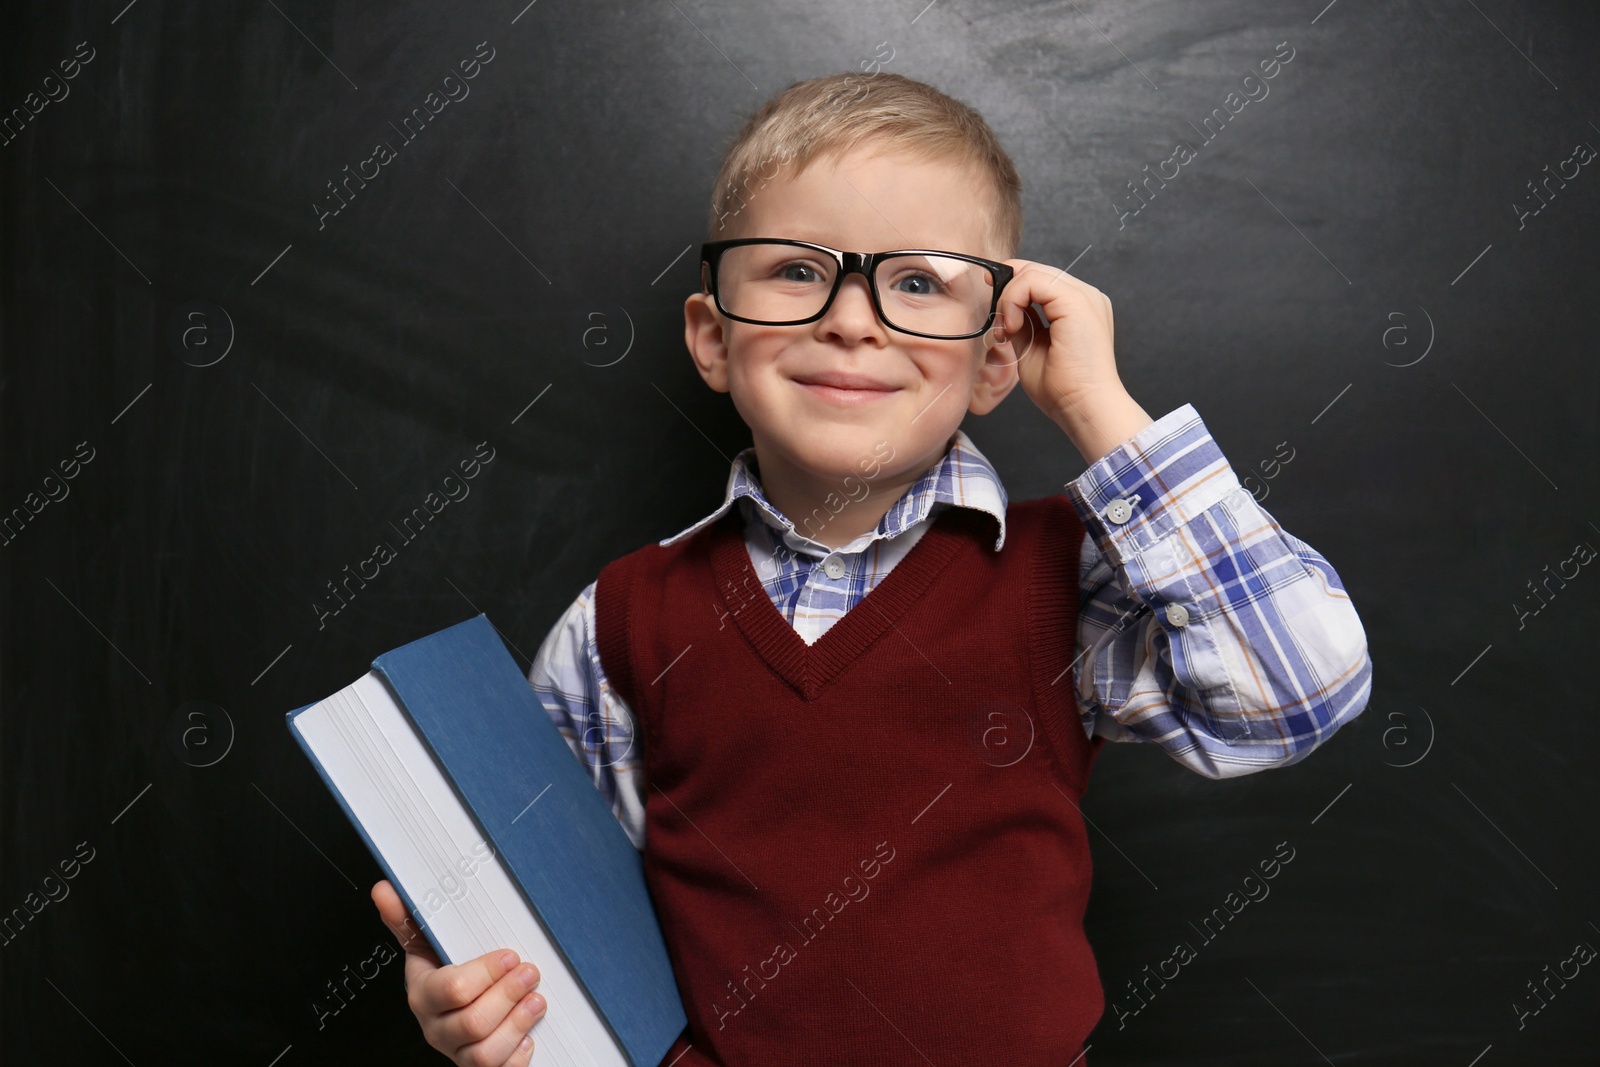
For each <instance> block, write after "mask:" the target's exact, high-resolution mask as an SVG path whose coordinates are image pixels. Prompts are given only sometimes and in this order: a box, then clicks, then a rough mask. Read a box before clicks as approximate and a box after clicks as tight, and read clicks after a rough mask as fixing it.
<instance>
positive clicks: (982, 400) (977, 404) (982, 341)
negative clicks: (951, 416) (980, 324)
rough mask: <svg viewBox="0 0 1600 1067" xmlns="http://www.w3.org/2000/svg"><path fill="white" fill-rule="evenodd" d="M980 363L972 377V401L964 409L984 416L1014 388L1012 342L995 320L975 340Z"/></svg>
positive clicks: (1015, 378) (1015, 358) (1014, 366)
mask: <svg viewBox="0 0 1600 1067" xmlns="http://www.w3.org/2000/svg"><path fill="white" fill-rule="evenodd" d="M975 343H976V344H977V345H978V348H979V351H980V353H981V355H980V358H981V359H982V360H983V362H982V363H981V364H980V365H979V366H978V368H977V370H976V372H975V374H974V377H973V380H972V402H971V403H970V404H968V405H967V410H968V411H970V412H972V413H973V414H974V415H987V414H989V412H991V411H993V410H994V409H995V408H997V407H999V406H1000V401H1002V400H1004V399H1005V398H1006V394H1007V393H1009V392H1011V390H1012V389H1014V388H1016V385H1017V382H1018V380H1019V379H1018V376H1017V355H1016V353H1015V351H1014V350H1013V349H1014V343H1013V341H1012V340H1011V339H1010V338H1008V337H1006V336H1005V330H1004V328H1003V327H1002V326H1001V325H1000V324H999V323H998V322H997V323H995V325H994V327H993V328H991V329H990V330H989V332H988V333H985V334H984V335H983V336H982V337H979V338H977V339H976V341H975Z"/></svg>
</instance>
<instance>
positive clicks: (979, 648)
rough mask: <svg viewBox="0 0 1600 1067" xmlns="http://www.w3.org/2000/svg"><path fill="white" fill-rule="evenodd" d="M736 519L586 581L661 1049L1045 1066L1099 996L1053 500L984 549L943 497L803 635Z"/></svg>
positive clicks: (1070, 558) (1082, 766)
mask: <svg viewBox="0 0 1600 1067" xmlns="http://www.w3.org/2000/svg"><path fill="white" fill-rule="evenodd" d="M739 518H740V516H739V511H738V509H730V511H729V512H728V513H727V514H726V515H724V516H723V517H722V518H721V519H720V520H718V521H717V522H715V523H713V524H711V525H710V526H707V527H706V528H704V529H702V530H700V531H698V532H697V533H695V534H694V535H693V536H692V537H690V538H687V539H686V540H684V541H681V542H679V543H678V544H676V545H672V546H670V547H665V548H664V547H662V546H660V545H657V544H650V545H647V546H645V547H644V548H641V549H639V550H638V551H636V552H633V553H630V554H629V555H627V556H624V557H622V558H621V559H619V560H616V561H615V562H613V563H611V564H609V565H608V566H606V567H605V568H604V569H603V570H602V571H601V573H600V576H599V579H598V584H597V591H596V599H595V610H596V636H597V642H598V645H599V649H600V658H601V664H602V666H603V667H604V669H605V672H606V675H607V676H608V678H609V679H610V682H611V684H612V685H613V686H614V687H615V688H616V690H617V692H618V693H619V694H620V695H621V696H622V697H623V698H624V699H625V700H627V702H628V704H629V706H630V707H631V708H632V709H633V710H634V713H635V717H636V719H637V729H636V737H637V738H638V741H639V743H640V745H641V746H642V747H641V751H640V756H641V759H642V763H643V767H644V771H645V774H646V781H647V782H648V788H647V798H646V804H645V826H646V830H645V833H646V840H645V850H644V857H643V860H644V871H645V877H646V881H647V883H648V885H649V888H650V893H651V896H652V899H653V901H654V903H655V907H656V911H657V915H658V917H659V918H660V920H661V926H662V932H663V935H664V937H665V940H666V945H667V950H668V954H669V956H670V958H671V961H672V966H673V970H674V973H675V975H676V977H677V982H678V988H679V990H680V992H681V993H682V996H683V1001H684V1008H685V1011H686V1013H687V1015H688V1020H689V1025H688V1029H687V1030H686V1031H685V1032H684V1034H683V1035H682V1036H681V1037H680V1038H679V1040H678V1042H677V1043H676V1044H675V1045H674V1046H673V1048H672V1051H671V1052H669V1053H668V1055H667V1056H666V1057H665V1058H664V1059H663V1060H662V1064H663V1065H665V1064H668V1063H672V1064H674V1067H709V1065H718V1067H774V1065H786V1064H796V1065H801V1064H803V1065H806V1067H815V1065H817V1064H829V1065H847V1064H863V1065H866V1064H870V1065H873V1067H882V1065H886V1064H914V1065H917V1067H923V1065H925V1064H927V1063H929V1062H932V1063H937V1064H940V1065H941V1067H946V1065H949V1067H954V1065H957V1064H963V1065H973V1064H979V1065H982V1064H994V1065H1001V1064H1003V1065H1006V1067H1035V1065H1037V1067H1044V1065H1046V1064H1048V1065H1051V1067H1067V1065H1068V1064H1069V1063H1072V1062H1073V1061H1074V1058H1075V1057H1077V1056H1078V1055H1079V1052H1080V1050H1081V1048H1082V1043H1083V1040H1084V1039H1085V1037H1087V1035H1088V1033H1089V1031H1090V1030H1091V1029H1093V1027H1094V1025H1095V1023H1096V1022H1097V1021H1098V1020H1099V1018H1100V1015H1101V1012H1102V1010H1103V1008H1104V999H1103V996H1102V993H1101V988H1100V979H1099V973H1098V970H1097V968H1096V966H1095V960H1094V955H1093V953H1092V951H1091V950H1090V947H1089V943H1088V941H1087V940H1086V939H1085V937H1084V932H1083V913H1084V909H1085V907H1086V906H1087V904H1088V899H1089V884H1090V862H1089V861H1090V857H1089V847H1088V840H1087V837H1086V834H1085V832H1084V826H1083V820H1082V818H1081V816H1080V815H1079V812H1078V802H1079V798H1080V797H1081V796H1082V794H1083V792H1084V789H1085V787H1086V785H1087V782H1088V776H1089V770H1090V767H1091V766H1092V764H1093V762H1094V757H1095V755H1096V753H1098V751H1099V749H1100V746H1101V744H1102V743H1103V739H1101V738H1098V737H1097V738H1094V739H1093V740H1090V739H1089V738H1087V737H1085V735H1084V731H1083V727H1082V726H1081V724H1080V721H1079V718H1078V711H1077V704H1076V702H1075V700H1074V698H1073V692H1074V683H1073V678H1074V672H1073V671H1072V670H1070V669H1069V664H1070V663H1071V659H1072V652H1073V647H1074V635H1075V632H1076V614H1077V600H1078V546H1079V544H1080V541H1081V539H1082V537H1083V526H1082V523H1081V522H1080V520H1079V519H1078V516H1077V513H1076V512H1075V511H1074V510H1073V507H1072V503H1071V501H1070V500H1068V499H1067V498H1066V497H1064V496H1057V497H1046V498H1043V499H1039V500H1030V501H1022V502H1015V503H1012V504H1011V505H1010V508H1009V509H1008V511H1007V522H1006V544H1005V548H1004V549H1003V550H1002V551H1000V552H998V553H997V552H995V551H994V550H993V546H994V538H995V536H996V524H995V520H994V518H993V517H992V516H989V515H986V514H983V513H981V512H977V511H974V510H971V509H967V508H955V507H952V508H947V509H945V510H944V511H942V512H941V513H940V515H939V516H938V518H937V519H936V520H935V522H934V524H933V525H932V526H931V527H930V528H929V529H928V531H927V533H926V534H925V535H924V536H923V538H922V539H921V540H920V541H919V542H918V543H917V544H916V545H915V546H914V547H913V548H912V549H911V551H910V552H909V553H908V554H907V555H906V556H905V557H904V558H903V559H902V560H901V561H900V562H899V563H898V564H897V565H896V566H895V568H894V569H893V570H892V571H890V572H889V574H888V575H887V576H886V577H885V578H884V580H883V581H882V582H881V583H880V584H879V585H878V586H877V587H876V588H875V589H874V590H873V591H872V592H871V593H870V594H868V595H867V597H866V598H865V599H864V600H862V601H861V602H860V603H859V604H857V605H856V606H855V607H854V608H852V609H851V610H850V611H849V612H848V613H846V614H845V616H844V617H843V618H841V619H839V620H838V621H837V622H835V623H834V625H833V626H832V628H830V629H829V630H828V631H827V633H825V634H823V636H822V637H821V638H820V639H819V640H818V641H817V642H816V644H814V645H811V646H807V645H806V643H805V642H804V641H803V640H802V639H801V637H800V635H799V634H798V633H796V632H795V630H794V628H793V627H792V626H790V625H789V623H787V622H786V621H785V620H784V618H783V616H782V614H781V613H780V612H779V611H778V609H777V608H776V607H775V606H774V605H773V603H772V601H771V600H770V599H769V598H768V596H767V595H766V593H765V592H764V591H763V589H762V588H761V583H760V581H759V580H758V579H757V577H756V574H755V572H754V570H753V568H752V567H751V565H750V557H749V554H748V553H747V552H746V550H745V547H744V541H743V536H742V531H741V529H740V526H739ZM1077 1063H1078V1065H1079V1067H1082V1064H1083V1063H1084V1061H1082V1060H1079V1061H1077Z"/></svg>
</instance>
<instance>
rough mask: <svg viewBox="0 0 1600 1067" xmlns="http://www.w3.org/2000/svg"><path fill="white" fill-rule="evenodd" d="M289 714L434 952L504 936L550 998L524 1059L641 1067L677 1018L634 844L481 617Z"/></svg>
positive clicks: (500, 941) (477, 949) (455, 955)
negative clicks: (535, 969) (530, 1052)
mask: <svg viewBox="0 0 1600 1067" xmlns="http://www.w3.org/2000/svg"><path fill="white" fill-rule="evenodd" d="M372 667H373V670H372V672H371V673H369V674H367V675H366V676H364V677H363V678H361V679H359V680H358V681H356V682H355V683H353V684H352V685H349V686H347V687H345V688H344V689H342V690H340V691H339V692H337V693H335V694H333V695H332V696H330V697H328V698H327V699H326V700H322V701H318V702H317V703H315V704H308V705H306V706H305V707H302V708H297V709H295V710H294V711H291V712H289V713H288V724H289V730H290V732H291V733H292V734H294V736H295V739H296V740H297V741H298V742H299V743H300V746H301V748H303V749H304V750H305V753H306V755H307V756H308V757H310V759H311V762H312V763H313V764H314V765H315V766H316V768H317V772H318V773H319V774H320V775H321V776H322V779H323V781H324V782H326V783H327V785H328V788H329V789H330V790H331V791H332V793H333V795H334V797H335V798H336V799H337V800H338V802H339V805H340V806H341V807H342V808H343V809H344V812H345V814H346V815H347V816H348V817H349V818H350V821H351V823H352V824H353V825H354V826H355V828H356V831H357V832H358V833H360V834H361V837H362V840H363V841H365V842H366V844H367V847H368V848H369V849H370V850H371V851H372V854H373V856H374V857H375V858H376V859H377V861H378V864H379V866H381V867H382V868H383V871H384V874H385V875H386V876H387V877H388V879H389V881H390V882H391V883H392V884H393V885H394V887H395V889H396V890H397V891H398V892H399V894H400V897H401V899H402V900H404V901H405V905H406V908H407V910H408V911H409V912H410V913H411V916H412V919H413V920H414V921H415V922H416V924H417V926H418V927H419V928H420V929H421V930H422V932H423V933H424V934H425V935H426V936H427V938H428V941H429V943H430V944H432V945H433V948H434V951H435V952H437V953H438V955H439V958H440V959H441V960H443V961H444V962H446V963H462V962H464V961H466V960H470V959H473V958H475V957H477V956H481V955H482V954H484V953H485V952H488V951H490V950H492V949H496V948H511V949H514V950H516V952H517V954H518V955H519V956H521V958H522V959H524V960H529V961H531V962H532V963H533V964H534V965H535V966H537V967H538V968H539V971H540V975H541V978H540V982H539V986H538V989H539V992H540V993H541V994H542V995H543V996H544V997H545V1000H546V1001H547V1002H548V1004H549V1010H548V1011H547V1012H546V1013H545V1015H544V1017H543V1018H541V1019H540V1020H539V1021H538V1022H537V1023H535V1024H534V1026H533V1039H534V1054H533V1061H532V1062H533V1064H535V1065H544V1064H548V1065H551V1067H556V1065H566V1064H574V1065H582V1067H657V1065H658V1064H659V1063H660V1062H661V1059H662V1057H663V1056H664V1055H665V1054H666V1052H667V1050H668V1048H670V1046H671V1045H672V1043H673V1041H674V1040H675V1039H676V1038H677V1036H678V1034H679V1033H681V1032H682V1030H683V1029H684V1026H685V1025H686V1023H687V1020H686V1018H685V1016H684V1011H683V1003H682V1001H681V1000H680V999H679V995H678V987H677V984H676V982H675V981H674V979H673V974H672V965H671V963H670V961H669V960H668V958H667V950H666V945H665V943H664V941H663V940H662V936H661V928H660V926H659V925H658V924H657V922H656V916H655V911H654V908H653V907H652V904H651V901H650V896H649V892H648V890H647V888H646V885H645V880H644V868H643V863H642V860H641V858H640V856H639V853H638V851H637V850H636V849H635V848H634V847H633V844H632V842H631V841H629V840H628V835H627V834H626V833H624V832H623V830H622V827H621V826H620V825H619V824H618V823H617V819H616V816H615V815H613V814H612V812H611V809H610V807H609V806H608V805H607V804H606V802H605V800H604V798H603V797H601V796H600V793H599V791H598V790H596V789H595V786H594V783H593V782H592V781H591V780H590V779H589V777H588V775H587V773H586V772H585V771H584V769H583V767H582V765H581V764H580V763H579V761H578V759H577V758H576V757H575V756H574V754H573V752H572V750H571V749H570V748H569V747H568V745H567V741H566V739H565V738H564V737H563V736H562V735H561V732H560V731H559V730H557V729H556V726H555V723H553V722H552V721H551V720H550V717H549V715H548V714H546V712H545V710H544V708H543V707H541V706H540V704H539V702H538V700H537V699H536V697H535V696H534V693H533V689H532V687H531V686H530V685H529V684H528V680H527V678H526V677H524V675H523V673H522V670H521V668H520V667H519V666H518V665H517V662H516V660H514V659H512V657H511V654H510V652H508V651H507V650H506V647H505V645H504V644H503V643H502V642H501V639H500V635H499V633H498V632H497V631H496V630H495V628H494V627H493V625H491V624H490V622H489V620H488V618H487V617H485V616H484V615H481V614H480V615H478V616H476V617H474V618H471V619H468V620H467V621H465V622H462V623H458V624H456V625H454V626H451V627H449V628H447V629H444V630H441V631H439V632H438V633H435V634H432V635H430V636H428V637H424V638H422V639H421V640H418V641H413V642H411V643H410V644H407V645H402V646H400V647H399V648H397V649H395V650H393V651H392V652H386V653H384V654H383V655H381V656H379V657H378V658H377V659H375V660H373V661H372Z"/></svg>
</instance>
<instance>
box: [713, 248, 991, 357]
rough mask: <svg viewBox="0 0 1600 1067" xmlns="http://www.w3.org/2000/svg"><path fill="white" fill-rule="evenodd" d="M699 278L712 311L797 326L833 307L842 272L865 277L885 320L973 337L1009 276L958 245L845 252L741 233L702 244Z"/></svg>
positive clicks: (912, 330)
mask: <svg viewBox="0 0 1600 1067" xmlns="http://www.w3.org/2000/svg"><path fill="white" fill-rule="evenodd" d="M700 271H701V275H700V276H701V280H702V283H703V284H704V285H705V287H706V289H707V291H708V292H710V293H711V296H712V299H713V300H715V301H716V305H717V310H718V311H720V312H722V313H723V314H724V315H726V316H727V317H728V318H730V319H734V320H737V321H739V322H748V323H751V324H753V325H757V326H802V325H804V324H806V323H808V322H816V321H817V320H818V319H820V318H822V316H823V315H825V314H827V311H828V308H830V307H831V306H833V298H834V297H836V296H838V295H839V289H840V288H841V287H842V286H843V285H844V279H845V277H846V275H849V274H860V275H861V276H862V277H864V278H866V279H867V288H868V289H869V290H870V291H871V293H872V306H873V308H874V310H876V311H877V313H878V318H879V319H881V320H882V321H883V324H884V325H885V326H888V327H889V328H890V329H892V330H898V331H899V332H901V333H909V334H912V335H913V336H916V337H931V338H936V339H939V340H948V341H956V340H962V339H964V338H968V337H977V336H979V335H980V334H982V333H983V332H984V331H985V330H987V329H988V328H989V327H990V326H991V325H992V324H993V322H994V313H995V308H996V307H997V306H998V305H999V302H1000V292H1001V290H1003V289H1004V288H1005V287H1006V283H1007V282H1009V281H1010V280H1011V276H1012V273H1013V272H1012V269H1011V268H1010V267H1009V266H1007V265H1006V264H1004V263H998V262H996V261H995V260H992V259H984V258H982V257H980V256H969V255H965V254H963V253H960V252H939V251H934V250H932V249H926V248H899V249H895V250H893V251H889V252H842V251H840V250H839V249H837V248H829V247H828V246H827V245H819V244H812V243H811V242H809V241H790V240H786V239H782V238H776V237H742V238H738V239H736V240H731V241H710V242H707V243H706V244H703V245H701V246H700Z"/></svg>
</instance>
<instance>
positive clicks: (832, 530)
mask: <svg viewBox="0 0 1600 1067" xmlns="http://www.w3.org/2000/svg"><path fill="white" fill-rule="evenodd" d="M952 436H953V435H952ZM946 447H948V442H946ZM943 456H944V450H943V449H941V450H940V451H938V452H935V453H933V454H932V455H929V456H926V457H923V459H922V461H921V462H919V463H915V464H912V465H911V466H909V467H907V468H905V469H903V470H899V471H893V472H891V471H888V470H882V471H880V472H879V473H878V475H877V476H876V477H874V478H867V477H865V476H863V475H862V474H860V473H857V472H849V473H845V474H838V475H828V474H818V473H816V472H814V471H809V470H806V469H804V468H801V467H797V466H794V465H793V464H790V463H788V462H786V461H785V460H784V459H783V458H782V457H779V456H773V455H766V456H763V455H762V454H761V453H760V451H759V450H758V451H757V453H756V464H757V469H758V473H759V475H760V479H761V491H762V493H763V494H764V495H765V496H766V498H767V501H768V503H770V504H771V505H772V506H773V507H775V508H777V509H778V511H779V512H781V513H782V514H783V515H784V516H785V517H787V518H788V519H789V521H790V522H792V523H794V528H795V532H796V533H798V534H800V535H801V536H802V537H808V538H810V539H811V540H813V541H815V542H817V543H818V544H820V545H825V546H827V547H828V548H842V547H843V546H845V545H847V544H849V543H850V542H851V541H854V540H855V539H856V538H857V537H860V536H861V535H862V534H864V533H867V532H868V531H870V530H872V529H875V528H876V527H877V525H878V523H879V522H880V521H881V520H882V519H883V517H884V515H885V514H887V513H888V511H889V509H890V508H891V507H893V506H894V503H895V501H897V500H899V499H900V498H901V497H902V496H904V495H905V491H906V490H907V489H909V488H911V486H913V485H915V484H916V481H917V479H918V478H921V477H922V476H923V475H924V474H925V473H927V471H928V468H929V467H932V466H933V465H934V464H935V463H938V462H939V460H940V459H941V458H942V457H943Z"/></svg>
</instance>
